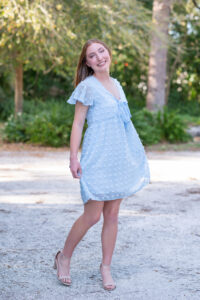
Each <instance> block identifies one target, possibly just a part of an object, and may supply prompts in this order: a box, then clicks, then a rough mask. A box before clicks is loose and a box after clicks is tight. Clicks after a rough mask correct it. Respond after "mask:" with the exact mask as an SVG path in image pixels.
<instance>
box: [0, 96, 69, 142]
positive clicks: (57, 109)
mask: <svg viewBox="0 0 200 300" xmlns="http://www.w3.org/2000/svg"><path fill="white" fill-rule="evenodd" d="M31 102H32V101H31ZM31 102H29V103H28V105H27V104H26V107H25V111H29V113H28V112H24V113H23V114H22V115H19V116H17V118H14V116H13V115H11V116H10V117H9V118H8V120H7V122H6V123H5V126H4V129H3V139H4V140H6V141H8V142H30V143H36V144H40V145H49V146H53V147H59V146H63V145H69V141H70V133H71V125H72V121H73V109H71V107H68V105H66V103H59V102H55V101H48V102H47V103H45V102H43V103H42V102H38V103H34V102H32V103H31Z"/></svg>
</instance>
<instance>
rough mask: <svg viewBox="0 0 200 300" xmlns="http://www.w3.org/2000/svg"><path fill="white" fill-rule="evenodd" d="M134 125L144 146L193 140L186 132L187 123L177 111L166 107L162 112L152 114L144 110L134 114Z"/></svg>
mask: <svg viewBox="0 0 200 300" xmlns="http://www.w3.org/2000/svg"><path fill="white" fill-rule="evenodd" d="M132 115H133V123H134V125H135V127H136V130H137V131H138V134H139V136H140V138H141V140H142V142H143V144H144V145H152V144H157V143H159V142H162V141H168V142H170V143H174V142H187V141H189V140H191V137H190V135H189V134H188V133H187V132H186V127H187V125H186V123H185V122H184V121H183V120H182V118H181V117H180V116H179V115H178V112H177V111H171V112H170V111H169V110H168V109H167V108H166V107H165V108H164V109H163V110H162V111H158V112H150V111H148V110H147V109H145V108H144V109H142V110H140V111H138V112H133V113H132Z"/></svg>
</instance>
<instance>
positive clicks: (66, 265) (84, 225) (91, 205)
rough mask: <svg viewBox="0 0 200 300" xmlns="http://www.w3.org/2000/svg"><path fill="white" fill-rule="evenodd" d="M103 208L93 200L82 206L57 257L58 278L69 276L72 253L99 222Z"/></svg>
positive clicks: (101, 204) (101, 202)
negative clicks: (81, 210)
mask: <svg viewBox="0 0 200 300" xmlns="http://www.w3.org/2000/svg"><path fill="white" fill-rule="evenodd" d="M103 206H104V202H103V201H95V200H90V201H88V202H87V203H86V204H85V205H84V213H83V214H82V215H81V216H80V217H79V218H78V219H77V220H76V221H75V223H74V224H73V226H72V228H71V230H70V232H69V234H68V237H67V239H66V241H65V245H64V248H63V250H62V254H63V255H59V260H58V262H59V274H58V276H65V275H66V276H67V275H69V270H70V259H71V256H72V253H73V251H74V249H75V247H76V245H77V244H78V243H79V242H80V240H81V239H82V238H83V236H84V235H85V234H86V232H87V231H88V229H89V228H90V227H91V226H93V225H94V224H96V223H97V222H98V221H99V219H100V217H101V213H102V210H103ZM63 281H65V280H63Z"/></svg>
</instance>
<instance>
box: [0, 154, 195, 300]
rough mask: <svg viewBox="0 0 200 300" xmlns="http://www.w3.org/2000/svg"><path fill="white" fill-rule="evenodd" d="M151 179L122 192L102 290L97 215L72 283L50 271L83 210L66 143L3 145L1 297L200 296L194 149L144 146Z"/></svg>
mask: <svg viewBox="0 0 200 300" xmlns="http://www.w3.org/2000/svg"><path fill="white" fill-rule="evenodd" d="M148 158H149V163H150V169H151V184H149V185H148V186H147V187H146V188H145V189H143V190H142V191H140V192H138V193H137V194H135V196H134V197H130V198H127V199H124V200H123V202H122V205H121V210H120V217H119V233H118V240H117V245H116V249H115V253H114V256H113V262H112V273H113V277H114V279H115V280H116V283H117V289H116V290H115V291H113V292H111V293H110V292H106V291H104V290H103V289H102V286H101V281H100V274H99V264H100V261H101V240H100V233H101V226H102V219H101V221H100V222H99V223H98V224H96V225H95V226H94V227H93V228H92V229H91V230H90V231H89V232H88V233H87V235H86V236H85V237H84V239H83V240H82V241H81V242H80V244H79V245H78V247H77V248H76V250H75V253H74V256H73V259H72V270H71V275H72V280H73V284H72V286H71V287H66V286H62V285H60V284H59V282H58V281H57V280H56V276H55V270H53V268H52V265H53V258H54V255H55V253H56V251H57V250H58V249H60V248H62V247H63V243H64V239H65V236H66V234H67V233H68V231H69V229H70V227H71V225H72V223H73V222H74V221H75V219H76V218H77V217H78V216H79V215H80V214H81V212H82V210H83V205H82V202H81V199H80V192H79V181H78V180H77V179H73V178H72V177H71V174H70V172H69V168H68V165H69V162H68V159H69V152H66V151H65V150H63V149H62V150H60V149H57V150H55V151H52V150H51V149H43V148H34V149H32V148H30V149H29V150H24V149H21V150H20V151H19V149H18V151H14V150H13V149H12V151H11V150H9V149H3V148H2V149H1V151H0V176H1V181H0V194H1V196H0V245H1V246H0V255H1V269H0V272H1V273H0V274H1V279H0V290H1V299H2V300H9V299H10V300H11V299H12V300H15V299H16V300H21V299H24V300H25V299H26V300H30V299H34V300H36V299H38V300H41V299H44V300H57V299H59V300H65V299H66V300H80V299H83V300H86V299H91V300H93V299H95V300H99V299H113V300H128V299H131V300H143V299H144V300H176V299H177V300H182V299H187V300H188V299H189V300H193V299H199V298H200V296H199V295H200V284H199V282H200V265H199V262H200V251H199V244H200V226H199V225H200V221H199V209H200V152H198V151H195V152H164V153H159V152H148Z"/></svg>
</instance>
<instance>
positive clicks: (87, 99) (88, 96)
mask: <svg viewBox="0 0 200 300" xmlns="http://www.w3.org/2000/svg"><path fill="white" fill-rule="evenodd" d="M93 97H94V96H93V95H92V91H91V88H90V87H89V86H87V85H86V84H85V83H83V82H80V83H79V84H78V85H77V86H76V88H75V90H74V91H73V93H72V94H71V96H70V98H69V99H68V100H67V103H69V104H76V102H77V101H79V102H81V103H82V104H83V105H86V106H88V105H93Z"/></svg>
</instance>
